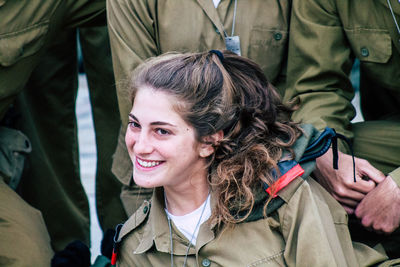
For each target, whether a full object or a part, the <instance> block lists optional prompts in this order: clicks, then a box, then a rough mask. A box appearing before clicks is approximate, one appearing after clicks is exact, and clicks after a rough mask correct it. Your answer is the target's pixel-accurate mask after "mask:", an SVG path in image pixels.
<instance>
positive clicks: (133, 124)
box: [128, 121, 140, 128]
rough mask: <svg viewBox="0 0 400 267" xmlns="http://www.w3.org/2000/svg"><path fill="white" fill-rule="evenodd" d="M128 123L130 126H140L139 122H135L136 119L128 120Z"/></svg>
mask: <svg viewBox="0 0 400 267" xmlns="http://www.w3.org/2000/svg"><path fill="white" fill-rule="evenodd" d="M128 125H129V127H131V128H140V124H139V123H137V122H136V121H130V122H128Z"/></svg>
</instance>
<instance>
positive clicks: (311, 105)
mask: <svg viewBox="0 0 400 267" xmlns="http://www.w3.org/2000/svg"><path fill="white" fill-rule="evenodd" d="M399 22H400V2H399V1H397V0H376V1H373V0H368V1H362V0H354V1H353V0H352V1H339V0H314V1H294V2H293V15H292V18H291V29H292V31H291V37H290V44H289V57H288V58H289V61H288V88H289V89H288V90H287V92H286V97H285V98H286V99H287V100H289V99H293V98H297V99H299V100H300V108H299V109H298V110H297V111H296V112H295V113H294V115H293V118H294V120H296V121H302V122H307V123H312V124H314V125H315V126H316V127H317V128H318V129H323V128H324V127H326V126H329V127H332V128H334V129H335V130H336V131H337V132H338V133H341V134H343V135H345V136H347V137H349V138H351V139H352V141H353V150H354V154H355V156H356V157H357V158H356V175H357V182H356V183H354V181H353V164H352V159H351V156H350V155H349V154H350V150H349V148H348V147H347V146H346V145H345V144H344V143H341V144H340V146H339V147H340V150H341V152H340V155H339V170H334V169H333V168H332V154H331V153H327V154H326V155H324V156H323V157H321V158H320V159H318V160H317V170H316V172H315V174H316V177H317V179H318V181H319V182H320V183H321V184H322V185H323V186H324V187H325V188H326V189H327V190H328V191H329V192H331V194H332V195H333V196H334V197H335V198H336V199H337V200H338V201H339V202H340V203H341V204H342V205H343V207H345V209H346V210H347V212H348V213H349V214H350V215H351V217H350V221H351V224H350V230H351V233H352V238H353V239H354V240H358V241H361V242H364V243H367V244H369V245H375V244H377V243H379V242H381V243H382V244H383V246H384V247H385V249H386V250H387V251H388V254H389V256H391V257H400V229H399V225H400V212H399V210H400V187H399V186H400V108H399V107H400V28H399ZM355 58H358V59H359V60H360V96H361V110H362V113H363V116H364V118H365V121H364V122H360V123H354V124H353V123H351V120H352V118H353V117H354V115H355V109H354V107H353V105H352V103H351V100H352V99H353V97H354V89H353V88H352V86H351V83H350V79H349V73H350V69H351V67H352V65H353V62H354V59H355Z"/></svg>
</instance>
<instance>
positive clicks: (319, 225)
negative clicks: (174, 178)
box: [117, 125, 387, 266]
mask: <svg viewBox="0 0 400 267" xmlns="http://www.w3.org/2000/svg"><path fill="white" fill-rule="evenodd" d="M302 128H303V130H304V134H303V135H302V136H301V137H300V138H299V139H298V140H297V141H296V143H295V145H294V146H293V147H292V148H293V150H294V153H295V159H296V160H299V159H300V158H301V157H302V155H303V153H304V151H305V150H306V148H307V147H308V145H309V144H310V143H312V141H313V140H315V139H316V138H317V137H318V135H319V133H318V131H316V130H315V128H314V127H313V126H311V125H302ZM283 158H285V156H283ZM302 167H303V168H304V170H305V172H304V174H303V175H302V177H301V178H300V177H298V178H297V179H295V180H293V181H292V182H291V183H290V184H289V185H287V186H286V187H285V188H283V189H282V190H281V191H279V192H278V197H279V198H280V199H282V200H283V201H282V203H283V204H282V205H281V206H280V207H278V208H277V209H275V210H274V211H273V212H272V213H271V214H270V216H268V217H267V218H265V217H258V218H259V219H258V220H255V221H251V222H249V221H245V222H244V223H240V224H237V225H235V226H234V228H233V229H227V230H226V231H220V230H219V229H217V228H216V227H215V225H211V224H210V223H209V222H205V223H203V224H202V225H201V226H200V230H199V235H198V237H197V243H196V246H195V247H191V248H190V250H189V253H188V259H187V266H207V264H211V266H370V265H373V264H377V263H380V262H382V261H384V260H386V259H387V257H386V255H385V252H384V251H383V252H382V251H381V250H380V251H381V252H382V253H383V254H381V252H378V250H374V249H372V248H370V247H368V246H366V245H364V244H361V243H356V242H352V240H351V238H350V233H349V230H348V227H347V223H348V217H347V214H346V212H345V210H344V209H343V208H342V207H341V206H340V204H339V203H338V202H337V201H336V200H334V199H333V197H332V196H330V194H329V193H328V192H327V191H325V190H324V189H323V188H322V187H321V186H320V185H319V184H318V183H317V182H316V181H314V180H313V179H312V178H310V177H309V175H310V173H311V172H312V171H313V169H314V168H315V161H309V162H306V163H304V164H302ZM256 191H257V189H256ZM256 191H255V192H256ZM264 194H266V193H264ZM214 197H215V196H214V195H213V193H211V206H212V207H214V205H215V203H214ZM257 198H258V197H257ZM256 204H257V203H256ZM164 207H165V206H164V194H163V190H162V189H161V188H156V190H155V193H154V194H153V197H152V199H151V201H150V202H147V201H146V202H144V203H143V205H142V207H141V208H140V209H138V210H137V211H136V212H135V213H134V214H133V215H132V216H131V217H130V218H129V220H128V221H127V222H126V223H125V224H124V225H123V227H122V229H121V232H120V234H119V237H118V241H119V242H120V243H119V247H120V249H119V251H120V252H119V255H118V265H117V266H166V265H169V264H168V263H169V262H170V253H171V243H170V238H171V235H172V239H173V254H174V266H182V265H183V262H184V261H185V255H186V249H187V245H188V244H189V241H188V240H187V238H186V237H185V236H184V235H183V234H181V233H180V232H179V230H177V228H176V227H175V226H174V225H173V223H172V226H173V227H172V229H173V230H172V231H173V233H172V234H170V232H169V231H170V230H169V227H168V221H167V216H166V213H165V211H164Z"/></svg>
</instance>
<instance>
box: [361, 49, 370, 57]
mask: <svg viewBox="0 0 400 267" xmlns="http://www.w3.org/2000/svg"><path fill="white" fill-rule="evenodd" d="M361 55H362V56H363V57H368V56H369V51H368V49H367V48H366V47H363V48H361Z"/></svg>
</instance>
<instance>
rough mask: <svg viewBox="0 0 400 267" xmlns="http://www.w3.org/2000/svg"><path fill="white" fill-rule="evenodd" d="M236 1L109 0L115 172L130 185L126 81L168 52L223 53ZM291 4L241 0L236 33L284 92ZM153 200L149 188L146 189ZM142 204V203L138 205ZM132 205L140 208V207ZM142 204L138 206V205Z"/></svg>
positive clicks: (245, 50)
mask: <svg viewBox="0 0 400 267" xmlns="http://www.w3.org/2000/svg"><path fill="white" fill-rule="evenodd" d="M234 2H235V1H234V0H222V1H221V2H220V4H219V6H218V8H217V9H216V8H215V7H214V5H213V3H212V1H211V0H175V1H165V0H148V1H147V0H146V1H143V0H109V1H107V15H108V26H109V32H110V38H111V49H112V55H113V65H114V72H115V77H116V83H117V92H118V104H119V108H120V115H121V119H122V128H121V133H120V137H119V141H118V146H117V150H116V153H115V156H114V162H113V173H114V174H115V175H116V176H117V177H118V178H119V179H120V180H121V181H122V182H123V183H124V184H125V185H127V186H131V187H132V186H133V187H134V185H133V184H131V182H132V181H131V177H132V163H131V161H130V159H129V156H128V153H127V151H126V147H125V142H124V135H125V131H126V126H127V121H128V113H129V112H130V110H131V103H130V101H129V97H128V96H129V92H128V89H127V86H126V85H127V81H129V79H130V75H131V72H132V71H133V70H134V69H135V68H136V66H138V65H139V64H140V63H141V62H142V61H143V60H145V59H147V58H149V57H153V56H157V55H160V54H162V53H165V52H169V51H179V52H196V51H207V50H210V49H225V43H224V35H223V29H225V30H226V32H227V34H228V35H231V33H232V22H233V13H234ZM290 6H291V0H285V1H277V0H274V1H264V0H255V1H238V2H237V15H236V22H235V31H234V35H239V36H240V42H241V54H242V56H245V57H248V58H251V59H253V60H255V61H256V62H257V63H258V64H259V65H260V66H261V68H262V69H263V70H264V73H265V74H266V76H267V77H268V78H269V80H270V81H271V82H272V83H274V84H275V85H277V86H278V88H281V89H283V88H284V82H285V76H286V75H285V73H286V54H287V41H288V29H289V15H290ZM141 193H142V195H144V198H150V196H151V190H142V192H141ZM140 203H141V202H140ZM132 205H134V206H136V204H133V203H132ZM139 205H140V204H139Z"/></svg>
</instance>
